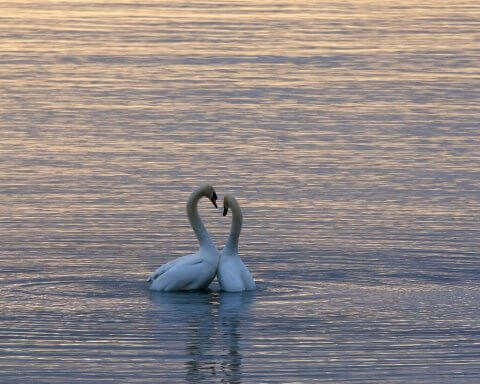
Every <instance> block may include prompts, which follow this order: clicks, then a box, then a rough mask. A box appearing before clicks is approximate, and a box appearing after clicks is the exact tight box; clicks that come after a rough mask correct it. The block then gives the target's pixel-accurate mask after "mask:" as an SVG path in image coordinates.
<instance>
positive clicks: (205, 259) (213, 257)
mask: <svg viewBox="0 0 480 384" xmlns="http://www.w3.org/2000/svg"><path fill="white" fill-rule="evenodd" d="M212 193H213V194H212ZM203 196H205V197H209V198H210V199H211V200H212V202H213V201H214V200H213V197H214V198H215V199H216V194H215V191H214V190H213V188H212V187H209V186H205V187H201V188H199V189H197V190H196V191H194V192H193V193H192V194H191V195H190V198H189V199H188V203H187V214H188V219H189V220H190V225H191V226H192V228H193V230H194V232H195V235H196V236H197V239H198V242H199V243H200V249H199V250H198V251H197V252H195V253H192V254H190V255H186V256H182V257H179V258H177V259H175V260H172V261H169V262H168V263H166V264H164V265H162V266H161V267H159V268H157V269H156V270H155V272H153V273H152V274H151V275H150V278H149V279H148V281H151V282H152V284H151V285H150V289H151V290H153V291H182V290H194V289H205V288H207V287H208V285H209V284H210V283H211V282H212V280H213V279H214V278H215V274H216V270H217V267H218V262H219V258H220V253H219V252H218V249H217V248H216V247H215V244H214V243H213V241H212V239H211V238H210V235H209V234H208V231H207V229H206V228H205V226H204V225H203V223H202V220H201V219H200V216H199V214H198V201H199V200H200V198H201V197H203ZM214 204H215V203H214ZM215 206H216V205H215Z"/></svg>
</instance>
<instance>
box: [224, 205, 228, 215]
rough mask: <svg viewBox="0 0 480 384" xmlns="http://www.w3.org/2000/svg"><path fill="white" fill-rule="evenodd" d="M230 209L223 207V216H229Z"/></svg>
mask: <svg viewBox="0 0 480 384" xmlns="http://www.w3.org/2000/svg"><path fill="white" fill-rule="evenodd" d="M227 213H228V207H223V216H227Z"/></svg>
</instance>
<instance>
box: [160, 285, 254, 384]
mask: <svg viewBox="0 0 480 384" xmlns="http://www.w3.org/2000/svg"><path fill="white" fill-rule="evenodd" d="M253 295H254V294H253V293H251V292H248V293H225V292H222V293H221V294H220V293H218V292H217V293H205V292H188V293H183V292H178V293H163V292H161V293H160V292H152V293H151V300H152V302H153V303H154V304H155V315H154V316H155V319H154V324H155V325H156V326H157V327H158V328H160V329H165V328H167V329H168V328H171V327H174V328H180V329H183V332H182V333H181V334H179V336H180V337H184V338H185V359H186V361H185V379H186V381H187V382H189V383H200V382H211V380H212V378H215V377H221V382H225V383H232V384H233V383H240V382H241V377H242V351H241V348H240V345H241V337H242V321H244V320H246V319H247V318H248V317H249V307H250V305H251V304H252V302H253V297H254V296H253ZM156 322H158V324H157V323H156ZM158 343H159V344H160V345H161V343H162V340H158ZM219 356H220V357H221V359H220V360H219V359H218V357H219Z"/></svg>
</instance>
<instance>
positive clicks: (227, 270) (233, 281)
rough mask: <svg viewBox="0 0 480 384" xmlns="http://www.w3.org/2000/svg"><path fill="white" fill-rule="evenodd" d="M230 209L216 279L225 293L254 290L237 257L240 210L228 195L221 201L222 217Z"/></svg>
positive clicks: (253, 284) (240, 260)
mask: <svg viewBox="0 0 480 384" xmlns="http://www.w3.org/2000/svg"><path fill="white" fill-rule="evenodd" d="M228 208H231V209H232V227H231V229H230V236H229V237H228V240H227V243H226V244H225V247H224V248H223V251H222V254H221V256H220V263H219V265H218V270H217V278H218V282H219V284H220V289H221V290H223V291H227V292H241V291H250V290H254V289H255V282H254V281H253V278H252V275H251V273H250V271H249V270H248V268H247V267H246V266H245V264H244V263H243V261H242V259H241V258H240V256H239V255H238V238H239V236H240V231H241V230H242V219H243V216H242V210H241V209H240V205H239V204H238V202H237V200H236V199H235V198H234V197H233V196H230V195H225V197H224V199H223V216H226V215H227V213H228Z"/></svg>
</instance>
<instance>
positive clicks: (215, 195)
mask: <svg viewBox="0 0 480 384" xmlns="http://www.w3.org/2000/svg"><path fill="white" fill-rule="evenodd" d="M212 199H215V200H217V199H218V197H217V194H216V193H215V191H213V195H212Z"/></svg>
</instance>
